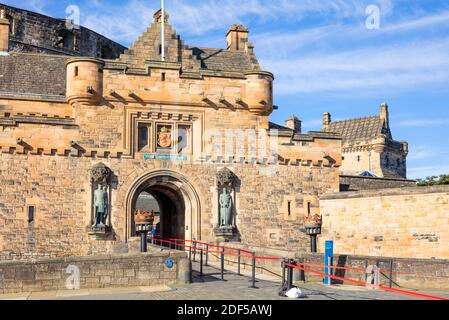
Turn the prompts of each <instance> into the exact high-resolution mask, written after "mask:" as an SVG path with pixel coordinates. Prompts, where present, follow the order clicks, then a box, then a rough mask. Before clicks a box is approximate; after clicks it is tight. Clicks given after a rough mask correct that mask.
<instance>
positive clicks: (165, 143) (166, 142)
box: [157, 127, 172, 148]
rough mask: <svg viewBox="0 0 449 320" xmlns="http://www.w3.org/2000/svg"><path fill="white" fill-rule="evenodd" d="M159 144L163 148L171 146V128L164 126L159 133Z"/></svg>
mask: <svg viewBox="0 0 449 320" xmlns="http://www.w3.org/2000/svg"><path fill="white" fill-rule="evenodd" d="M157 144H158V145H159V147H161V148H170V147H171V145H172V142H171V130H169V129H168V128H167V127H162V128H161V129H160V131H159V133H158V137H157Z"/></svg>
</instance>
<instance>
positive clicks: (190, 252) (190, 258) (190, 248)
mask: <svg viewBox="0 0 449 320" xmlns="http://www.w3.org/2000/svg"><path fill="white" fill-rule="evenodd" d="M189 260H190V261H192V246H189Z"/></svg>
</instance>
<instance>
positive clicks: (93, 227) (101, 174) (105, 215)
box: [86, 163, 112, 240]
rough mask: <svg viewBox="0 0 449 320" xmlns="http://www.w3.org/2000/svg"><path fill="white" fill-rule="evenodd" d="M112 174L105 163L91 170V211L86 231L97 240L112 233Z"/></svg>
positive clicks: (103, 238)
mask: <svg viewBox="0 0 449 320" xmlns="http://www.w3.org/2000/svg"><path fill="white" fill-rule="evenodd" d="M111 176H112V171H111V169H109V168H108V167H107V166H106V165H105V164H103V163H99V164H97V165H95V166H94V167H93V168H92V169H91V170H90V184H91V212H90V223H89V225H88V226H87V227H86V231H87V233H88V234H89V235H90V236H91V238H92V239H95V240H105V239H106V238H108V237H109V235H110V234H111V233H112V225H111V193H112V191H111Z"/></svg>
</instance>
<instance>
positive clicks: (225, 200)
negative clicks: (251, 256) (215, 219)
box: [220, 187, 232, 227]
mask: <svg viewBox="0 0 449 320" xmlns="http://www.w3.org/2000/svg"><path fill="white" fill-rule="evenodd" d="M220 227H232V196H231V194H230V193H228V189H227V188H226V187H224V188H223V191H222V193H221V195H220Z"/></svg>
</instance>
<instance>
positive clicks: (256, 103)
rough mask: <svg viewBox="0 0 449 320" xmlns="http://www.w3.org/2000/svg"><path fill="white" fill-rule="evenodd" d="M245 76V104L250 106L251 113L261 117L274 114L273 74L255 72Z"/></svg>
mask: <svg viewBox="0 0 449 320" xmlns="http://www.w3.org/2000/svg"><path fill="white" fill-rule="evenodd" d="M245 75H246V99H245V102H246V103H247V104H248V109H249V111H250V112H251V113H253V114H255V115H261V116H266V115H269V114H271V113H272V112H273V80H274V76H273V74H272V73H270V72H266V71H254V72H248V73H246V74H245Z"/></svg>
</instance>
